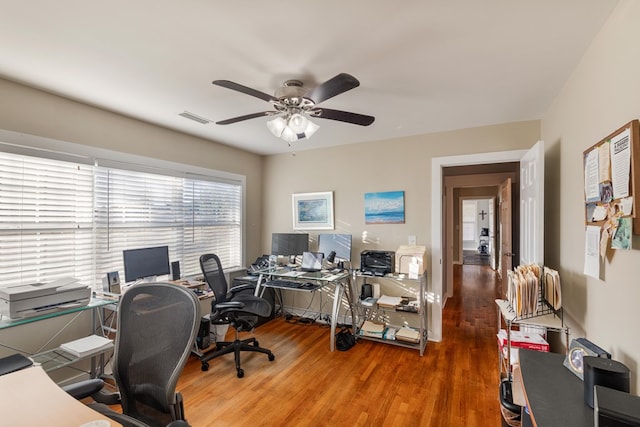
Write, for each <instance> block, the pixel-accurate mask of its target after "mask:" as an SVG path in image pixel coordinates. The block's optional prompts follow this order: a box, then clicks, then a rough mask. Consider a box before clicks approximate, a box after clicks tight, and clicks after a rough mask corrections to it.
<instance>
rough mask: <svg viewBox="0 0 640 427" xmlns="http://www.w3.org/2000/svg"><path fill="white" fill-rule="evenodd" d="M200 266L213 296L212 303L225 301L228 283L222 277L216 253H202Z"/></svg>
mask: <svg viewBox="0 0 640 427" xmlns="http://www.w3.org/2000/svg"><path fill="white" fill-rule="evenodd" d="M200 268H201V270H202V275H203V276H204V280H205V281H206V282H207V283H208V284H209V288H211V290H212V291H213V295H214V297H215V299H214V301H213V303H214V304H220V303H223V302H226V301H227V294H228V293H229V285H228V284H227V279H226V278H225V277H224V271H223V270H222V263H221V262H220V258H219V257H218V255H216V254H204V255H202V256H201V257H200Z"/></svg>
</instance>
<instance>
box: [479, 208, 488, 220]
mask: <svg viewBox="0 0 640 427" xmlns="http://www.w3.org/2000/svg"><path fill="white" fill-rule="evenodd" d="M478 215H480V216H481V217H482V220H484V216H485V215H487V213H486V212H485V211H484V209H483V210H481V211H480V213H479V214H478Z"/></svg>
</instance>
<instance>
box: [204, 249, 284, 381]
mask: <svg viewBox="0 0 640 427" xmlns="http://www.w3.org/2000/svg"><path fill="white" fill-rule="evenodd" d="M200 267H201V268H202V274H203V275H204V278H205V280H206V281H207V283H208V284H209V287H210V288H211V290H212V291H213V294H214V300H213V301H212V302H211V323H212V324H214V325H216V324H218V325H225V324H228V325H231V327H233V328H234V329H235V340H234V341H230V342H229V341H223V342H217V343H216V344H217V346H218V349H216V350H215V351H213V352H211V353H207V354H205V355H204V356H203V357H202V358H201V359H200V360H201V361H202V370H203V371H206V370H208V369H209V360H211V359H213V358H215V357H218V356H222V355H223V354H227V353H233V354H234V355H235V361H236V371H237V375H238V378H242V377H243V376H244V370H243V369H242V368H241V367H240V352H241V351H256V352H259V353H264V354H266V355H267V356H268V357H269V360H270V361H273V360H274V359H275V356H274V355H273V353H272V352H271V350H267V349H266V348H262V347H260V345H259V343H258V341H257V340H256V339H255V337H251V338H247V339H244V340H241V339H240V338H239V334H240V332H243V331H251V330H253V328H254V327H255V325H256V322H257V321H258V316H262V317H267V316H269V315H270V314H271V304H270V303H269V301H267V300H265V299H263V298H260V297H256V296H254V295H253V292H248V289H252V288H253V286H252V285H240V286H235V287H233V288H231V289H229V287H228V286H227V279H226V278H225V277H224V272H223V271H222V264H221V263H220V258H218V256H217V255H215V254H205V255H202V256H201V257H200Z"/></svg>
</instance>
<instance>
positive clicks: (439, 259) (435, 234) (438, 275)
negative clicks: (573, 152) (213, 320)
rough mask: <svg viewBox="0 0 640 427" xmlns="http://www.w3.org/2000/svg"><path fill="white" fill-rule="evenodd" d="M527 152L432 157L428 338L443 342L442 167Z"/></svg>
mask: <svg viewBox="0 0 640 427" xmlns="http://www.w3.org/2000/svg"><path fill="white" fill-rule="evenodd" d="M527 151H528V150H514V151H499V152H493V153H481V154H465V155H460V156H447V157H434V158H433V159H431V286H429V289H430V291H429V301H430V302H431V310H430V317H431V319H430V320H431V322H430V323H431V325H430V328H429V338H430V339H431V340H433V341H442V308H443V307H444V302H445V289H444V288H443V274H442V270H443V268H444V267H443V266H444V265H445V264H444V261H446V254H445V253H444V251H443V249H442V246H443V228H444V227H445V222H444V221H443V210H444V207H445V193H444V187H443V185H442V183H443V176H442V169H443V168H445V167H450V166H469V165H478V164H488V163H507V162H519V161H520V160H521V159H522V157H523V156H524V155H525V154H526V153H527Z"/></svg>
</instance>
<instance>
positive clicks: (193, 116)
mask: <svg viewBox="0 0 640 427" xmlns="http://www.w3.org/2000/svg"><path fill="white" fill-rule="evenodd" d="M178 115H179V116H182V117H185V118H187V119H189V120H193V121H194V122H198V123H200V124H203V125H206V124H207V123H211V122H212V120H209V119H205V118H204V117H200V116H198V115H196V114H193V113H190V112H189V111H185V112H183V113H180V114H178Z"/></svg>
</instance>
